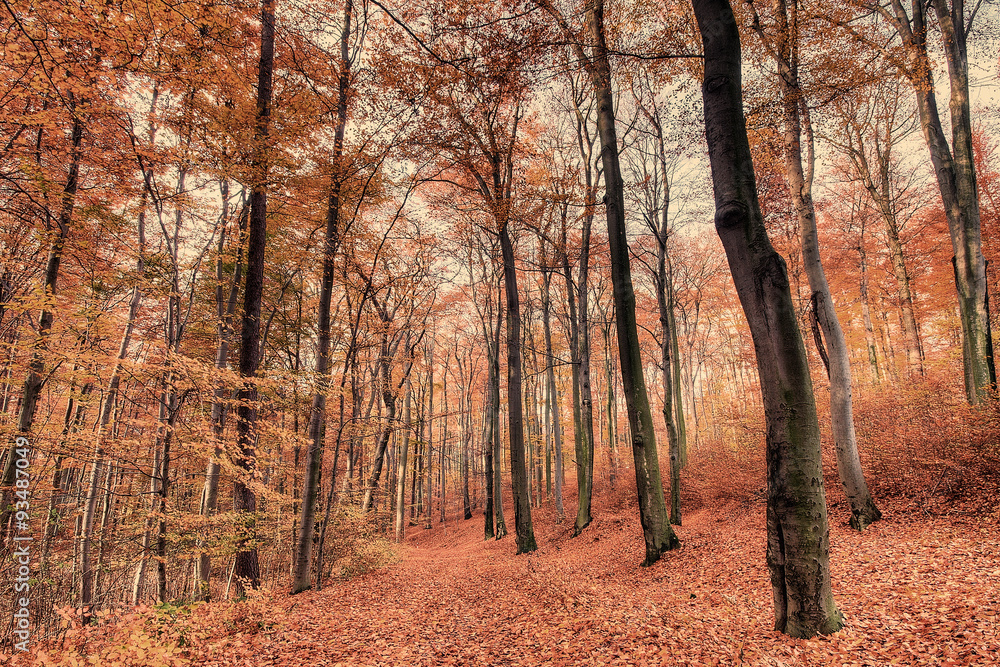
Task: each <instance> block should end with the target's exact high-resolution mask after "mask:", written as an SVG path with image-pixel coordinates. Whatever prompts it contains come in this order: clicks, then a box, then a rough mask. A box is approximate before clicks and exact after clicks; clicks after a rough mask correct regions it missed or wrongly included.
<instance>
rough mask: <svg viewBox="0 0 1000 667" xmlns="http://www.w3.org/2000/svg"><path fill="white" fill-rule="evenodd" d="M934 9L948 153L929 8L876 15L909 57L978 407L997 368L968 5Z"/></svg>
mask: <svg viewBox="0 0 1000 667" xmlns="http://www.w3.org/2000/svg"><path fill="white" fill-rule="evenodd" d="M930 4H931V5H933V7H934V10H935V12H936V14H937V18H938V23H939V25H940V28H941V36H942V40H943V45H944V53H945V60H946V61H947V63H948V83H949V87H950V91H951V95H950V99H949V103H948V108H949V116H950V118H951V126H952V127H951V130H952V145H951V146H949V144H948V139H947V138H946V137H945V133H944V127H943V125H942V122H941V116H940V114H939V113H938V106H937V96H936V94H935V89H934V77H933V71H934V70H933V67H932V66H931V61H930V57H929V55H928V51H927V34H928V32H929V30H928V25H927V16H926V14H925V11H926V10H925V5H924V3H922V2H914V3H913V4H912V14H913V15H912V16H908V15H907V13H906V10H905V9H904V8H903V5H902V2H901V0H891V3H890V7H889V8H888V9H884V8H881V7H879V8H878V9H877V10H878V11H880V12H881V13H882V14H883V16H885V17H886V19H887V21H888V22H889V23H890V24H891V25H892V26H893V27H894V28H895V29H896V31H897V33H898V34H899V36H900V39H901V40H902V43H903V50H904V53H905V64H904V65H903V67H902V69H903V72H904V74H905V75H906V77H907V78H908V79H909V81H910V84H911V86H912V87H913V91H914V93H915V95H916V99H917V111H918V113H919V117H920V126H921V129H922V130H923V134H924V140H925V142H926V143H927V148H928V151H929V152H930V157H931V164H932V165H933V167H934V173H935V176H936V177H937V182H938V189H939V191H940V192H941V201H942V203H943V204H944V211H945V217H946V218H947V220H948V231H949V234H950V237H951V245H952V250H953V252H954V257H953V258H952V265H953V269H954V275H955V287H956V290H957V292H958V308H959V315H960V318H961V323H962V361H963V369H964V374H965V393H966V399H967V400H968V402H969V403H972V404H976V403H979V402H981V401H983V400H985V399H986V398H987V396H989V395H990V393H991V392H992V391H994V390H995V388H996V367H995V364H994V359H993V340H992V332H991V330H990V321H989V305H988V304H989V302H988V293H987V282H986V260H985V259H984V258H983V252H982V236H981V231H980V213H979V195H978V191H977V188H976V170H975V162H974V160H973V152H972V120H971V111H970V106H969V64H968V54H967V50H966V24H965V16H964V6H965V3H964V2H963V1H962V0H953V2H952V3H951V6H950V7H949V4H948V2H947V0H934V1H933V2H931V3H930Z"/></svg>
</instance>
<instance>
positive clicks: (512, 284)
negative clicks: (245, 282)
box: [500, 222, 538, 554]
mask: <svg viewBox="0 0 1000 667" xmlns="http://www.w3.org/2000/svg"><path fill="white" fill-rule="evenodd" d="M500 251H501V254H502V255H503V275H504V289H505V291H506V294H507V424H508V426H507V431H508V436H509V442H510V480H511V486H512V487H513V491H514V529H515V531H516V532H517V553H519V554H523V553H528V552H531V551H534V550H535V549H537V548H538V546H537V545H536V544H535V531H534V528H533V527H532V525H531V497H530V496H529V495H528V472H527V470H526V469H525V461H524V418H523V413H522V405H523V401H522V398H521V308H520V299H519V297H518V293H517V270H516V268H515V266H514V247H513V244H512V243H511V240H510V230H509V229H508V226H507V223H506V222H505V223H502V225H501V227H500Z"/></svg>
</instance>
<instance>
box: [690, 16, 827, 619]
mask: <svg viewBox="0 0 1000 667" xmlns="http://www.w3.org/2000/svg"><path fill="white" fill-rule="evenodd" d="M693 4H694V11H695V16H696V18H697V21H698V28H699V30H700V32H701V36H702V41H703V44H704V53H705V80H704V84H703V87H702V96H703V98H704V105H705V136H706V139H707V140H708V149H709V159H710V161H711V165H712V181H713V186H714V191H715V204H716V213H715V226H716V230H717V231H718V233H719V237H720V238H721V239H722V243H723V246H724V247H725V249H726V255H727V257H728V258H729V266H730V269H731V271H732V274H733V281H734V283H735V285H736V290H737V293H738V295H739V297H740V303H741V304H742V306H743V311H744V313H745V314H746V317H747V321H748V323H749V324H750V332H751V335H752V337H753V341H754V349H755V351H756V355H757V369H758V373H759V374H760V380H761V392H762V394H763V401H764V413H765V421H766V427H767V435H766V445H767V470H768V474H767V477H768V479H767V482H768V483H767V535H768V537H767V563H768V568H769V570H770V573H771V586H772V591H773V595H774V612H775V614H774V616H775V623H774V627H775V629H776V630H779V631H781V632H785V633H787V634H789V635H792V636H795V637H811V636H813V635H816V634H828V633H831V632H835V631H836V630H839V629H840V627H841V626H842V624H843V620H842V617H841V614H840V612H839V611H838V610H837V606H836V604H835V603H834V600H833V591H832V587H831V584H830V569H829V550H830V543H829V528H828V525H827V517H826V494H825V491H824V488H823V467H822V462H821V453H820V433H819V422H818V419H817V416H816V403H815V400H814V398H813V393H812V381H811V378H810V376H809V364H808V361H807V360H806V353H805V346H804V344H803V342H802V336H801V334H800V332H799V327H798V322H797V319H796V314H795V308H794V304H793V302H792V296H791V290H790V288H789V282H788V273H787V270H786V268H785V262H784V260H782V259H781V256H780V255H779V254H778V253H777V252H776V251H775V250H774V248H773V247H772V246H771V243H770V241H769V240H768V238H767V231H766V229H765V227H764V219H763V216H762V215H761V212H760V204H759V202H758V200H757V187H756V183H755V180H754V171H753V161H752V158H751V155H750V143H749V140H748V139H747V134H746V120H745V118H744V116H743V96H742V90H741V80H740V67H741V55H740V41H739V31H738V29H737V26H736V19H735V18H734V16H733V12H732V8H731V7H730V6H729V2H728V0H694V3H693Z"/></svg>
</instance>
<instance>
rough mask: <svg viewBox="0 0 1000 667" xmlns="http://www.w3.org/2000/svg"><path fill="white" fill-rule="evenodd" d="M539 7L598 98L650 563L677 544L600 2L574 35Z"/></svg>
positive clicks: (625, 381)
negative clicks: (649, 376) (640, 322)
mask: <svg viewBox="0 0 1000 667" xmlns="http://www.w3.org/2000/svg"><path fill="white" fill-rule="evenodd" d="M542 6H543V7H544V8H545V9H546V11H548V12H549V13H550V14H551V15H552V16H553V18H554V19H555V20H556V21H557V23H558V25H559V27H560V29H561V30H562V32H563V34H564V35H565V36H566V38H567V39H569V40H570V42H571V43H572V44H573V45H574V50H575V52H576V55H577V59H578V60H579V61H580V63H581V65H582V66H583V67H584V68H585V70H586V71H587V74H588V76H589V77H590V81H591V85H592V86H593V88H594V98H595V100H596V102H597V127H598V134H599V136H600V140H601V161H602V163H603V166H604V191H605V195H604V203H605V214H606V216H607V221H608V244H609V246H610V255H611V280H612V283H613V286H614V303H615V324H616V329H617V332H618V353H619V355H620V356H621V374H622V388H623V391H624V394H625V407H626V409H627V412H628V419H629V426H630V429H631V438H632V457H633V461H634V464H635V480H636V492H637V494H638V497H639V517H640V521H641V523H642V531H643V538H644V541H645V543H646V557H645V559H644V560H643V565H652V564H653V563H655V562H656V561H658V560H659V559H660V556H661V555H662V554H663V553H664V552H665V551H669V550H670V549H674V548H677V547H679V546H680V540H678V539H677V536H676V535H675V534H674V531H673V529H672V528H671V527H670V520H669V517H668V516H667V509H666V501H665V499H664V496H663V483H662V481H661V478H660V463H659V454H658V452H657V450H656V433H655V430H654V427H653V413H652V410H651V408H650V405H649V396H648V394H647V392H646V384H645V380H644V378H643V370H642V356H641V352H640V348H639V333H638V330H637V327H636V319H635V291H634V290H633V287H632V273H631V262H630V259H629V248H628V238H627V234H626V227H625V194H624V183H623V180H622V171H621V163H620V161H619V156H618V150H619V148H618V136H617V132H616V130H615V112H614V95H613V93H612V83H611V64H610V61H609V59H608V45H607V36H606V33H605V28H604V2H603V0H594V1H593V2H588V3H587V5H586V9H585V16H586V21H587V29H586V32H585V35H580V34H578V33H577V31H575V30H574V29H573V28H572V27H571V26H570V24H569V23H568V22H567V20H566V19H565V17H564V16H563V14H562V13H560V12H559V10H558V9H557V8H556V7H555V6H554V5H552V4H550V3H549V2H547V0H546V1H543V3H542ZM584 45H586V46H587V47H588V48H589V49H590V53H589V55H588V53H586V52H585V51H584Z"/></svg>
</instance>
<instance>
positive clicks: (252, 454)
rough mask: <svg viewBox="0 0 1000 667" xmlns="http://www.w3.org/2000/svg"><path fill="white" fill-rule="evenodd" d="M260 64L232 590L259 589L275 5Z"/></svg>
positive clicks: (264, 19)
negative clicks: (260, 384)
mask: <svg viewBox="0 0 1000 667" xmlns="http://www.w3.org/2000/svg"><path fill="white" fill-rule="evenodd" d="M260 41H261V43H260V65H259V68H258V77H257V114H256V122H255V127H254V145H255V146H256V147H257V148H256V150H255V155H254V159H253V168H254V173H253V177H254V184H253V189H252V190H251V194H250V223H249V233H248V237H247V277H246V287H245V289H244V294H243V326H242V332H241V335H240V376H241V377H242V378H243V387H242V389H241V390H240V392H239V396H238V399H239V408H238V410H237V422H236V431H237V443H238V454H237V459H236V461H235V463H236V465H237V467H238V468H240V469H242V471H243V475H242V476H241V477H240V478H238V479H236V481H235V482H234V485H233V510H234V511H236V512H238V513H241V514H244V515H245V516H244V517H243V522H244V525H245V532H244V533H243V535H241V536H240V538H239V541H238V543H237V549H238V550H237V552H236V562H235V565H234V568H233V576H234V577H235V578H236V582H237V591H238V592H239V593H240V594H242V592H243V591H245V589H247V588H251V589H256V588H258V587H259V586H260V564H259V562H258V559H257V547H256V546H250V545H251V544H252V542H253V540H254V538H255V536H256V527H255V519H254V518H253V515H254V513H256V511H257V494H256V493H255V492H254V491H253V489H252V488H251V487H250V485H249V482H250V480H252V479H253V477H254V474H255V470H256V467H257V448H256V433H255V432H254V431H255V430H256V424H257V407H256V401H257V388H256V385H255V384H254V383H253V378H254V376H255V375H256V374H257V367H258V366H259V365H260V352H261V349H260V313H261V299H262V297H263V291H264V246H265V243H266V238H267V237H266V235H267V173H268V167H267V150H266V146H265V144H266V143H267V141H268V135H269V132H270V117H271V92H272V89H271V82H272V78H273V70H274V0H263V5H262V8H261V40H260Z"/></svg>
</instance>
